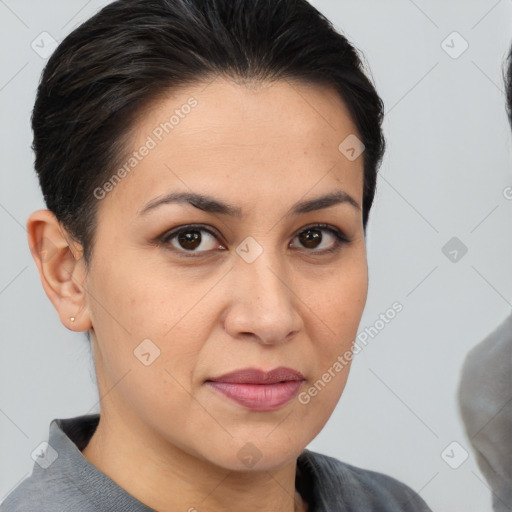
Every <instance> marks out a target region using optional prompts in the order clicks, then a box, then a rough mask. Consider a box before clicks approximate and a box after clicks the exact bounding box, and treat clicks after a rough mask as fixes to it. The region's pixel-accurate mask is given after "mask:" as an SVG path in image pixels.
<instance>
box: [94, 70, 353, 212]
mask: <svg viewBox="0 0 512 512" xmlns="http://www.w3.org/2000/svg"><path fill="white" fill-rule="evenodd" d="M355 134H357V130H356V127H355V124H354V123H353V121H352V119H351V116H350V114H349V111H348V109H347V107H346V105H345V104H344V102H343V100H342V99H341V98H340V96H339V94H338V93H337V92H336V91H335V90H334V89H331V88H329V87H326V86H319V85H311V84H304V83H297V82H291V81H287V80H286V81H285V80H280V81H277V82H263V83H254V82H250V83H235V82H233V81H231V80H227V79H221V78H217V79H215V80H213V81H211V82H208V83H197V84H195V85H193V86H190V87H186V88H183V89H180V90H177V91H176V90H175V91H172V92H170V93H169V94H168V95H166V96H163V97H160V98H159V99H158V100H156V101H154V102H153V103H152V104H151V106H150V107H149V108H146V109H145V110H144V111H143V112H142V113H141V115H139V117H138V119H137V121H136V122H135V124H134V126H133V130H132V137H131V152H129V154H127V155H126V161H125V162H124V163H125V164H128V165H125V172H123V173H122V174H123V179H122V180H121V181H120V182H119V183H118V184H116V186H115V187H114V189H113V191H111V192H109V194H108V197H107V199H108V201H105V202H104V201H102V203H104V204H105V203H107V202H111V201H115V202H116V203H117V205H118V206H119V207H129V208H130V209H133V208H134V207H135V208H136V209H137V210H140V208H141V207H142V205H143V204H144V203H145V202H146V201H147V200H149V199H151V197H153V196H157V195H160V194H164V193H168V192H169V191H171V190H176V189H177V188H179V189H180V190H182V191H185V190H187V191H191V192H199V193H205V192H206V191H208V192H209V193H210V194H212V192H213V191H214V190H216V191H217V192H219V193H218V194H217V196H218V197H227V196H230V197H232V196H233V195H237V196H243V197H244V198H245V199H246V200H248V202H251V201H250V197H251V196H252V197H253V198H254V199H256V198H257V196H258V195H260V196H261V194H263V195H266V196H268V195H269V194H272V193H276V194H278V195H279V194H281V195H282V194H283V193H285V192H286V193H288V194H289V195H290V196H291V197H290V201H291V202H295V201H296V200H297V199H299V198H298V197H296V196H297V194H299V195H303V194H305V193H307V190H308V189H312V188H313V187H315V184H316V183H318V182H320V181H323V182H324V185H323V187H322V190H323V191H324V192H325V191H326V187H327V186H328V185H329V183H330V184H331V185H337V184H341V185H342V188H343V189H344V190H345V191H346V192H347V193H349V194H350V195H351V196H352V197H354V198H355V199H356V200H358V202H359V203H360V202H361V200H360V198H361V196H362V184H363V157H362V155H361V156H360V157H359V158H357V159H356V160H353V161H351V160H349V159H347V158H346V156H344V155H343V154H342V152H340V150H339V146H340V143H341V142H342V141H343V140H345V139H346V138H347V137H349V136H354V135H355ZM132 152H133V153H138V155H137V156H134V154H133V153H132ZM142 153H144V155H142ZM135 160H136V161H135ZM132 164H133V165H132ZM114 171H115V170H114ZM227 184H229V187H227ZM230 202H233V201H232V200H231V201H230ZM246 202H247V201H246ZM102 207H103V205H102Z"/></svg>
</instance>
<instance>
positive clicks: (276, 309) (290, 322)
mask: <svg viewBox="0 0 512 512" xmlns="http://www.w3.org/2000/svg"><path fill="white" fill-rule="evenodd" d="M246 243H247V245H245V243H244V242H242V244H240V246H239V247H238V248H237V252H238V253H239V254H238V259H237V260H236V261H235V265H234V267H233V272H234V281H235V285H234V286H235V287H236V291H235V292H234V294H233V300H234V303H233V304H232V308H233V310H232V316H231V320H233V322H231V323H230V325H231V327H232V328H234V329H236V330H237V331H238V333H240V332H245V333H248V332H251V333H254V334H255V335H257V336H258V337H259V338H260V339H261V340H263V341H265V342H267V343H270V342H273V341H278V340H284V338H286V336H288V334H289V333H290V332H292V331H295V330H297V329H298V328H299V321H300V317H299V315H298V312H297V311H296V310H295V307H294V302H295V301H294V291H293V290H292V289H291V286H290V285H289V283H288V278H287V270H286V267H285V265H284V264H283V257H282V255H280V254H279V251H274V250H272V249H270V248H263V247H262V246H261V245H260V244H258V243H257V242H256V241H255V240H254V239H253V240H247V241H246ZM256 244H257V245H256ZM258 246H259V247H258ZM232 334H235V333H234V332H232Z"/></svg>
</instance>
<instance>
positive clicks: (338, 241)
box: [155, 222, 351, 258]
mask: <svg viewBox="0 0 512 512" xmlns="http://www.w3.org/2000/svg"><path fill="white" fill-rule="evenodd" d="M315 228H316V229H319V230H320V231H328V232H329V233H330V234H331V235H332V236H334V238H335V243H334V245H333V247H331V248H330V249H319V250H315V249H307V248H303V249H302V252H306V253H310V254H311V255H315V254H318V255H322V254H329V253H334V252H336V251H338V250H340V249H341V246H343V245H346V244H349V243H350V242H351V239H350V238H349V237H348V236H347V235H346V234H345V232H344V231H342V230H341V229H340V228H337V227H336V226H333V225H330V224H325V223H321V222H316V223H311V224H308V225H306V226H302V227H301V228H300V229H299V230H298V231H297V232H296V233H295V234H294V235H293V238H292V240H293V239H295V238H296V237H297V236H298V235H299V234H300V233H302V232H304V231H307V230H308V229H315ZM194 229H195V230H197V231H206V232H207V233H209V234H210V235H212V236H213V237H214V238H216V239H219V240H221V241H222V240H223V238H222V236H221V235H220V234H219V233H218V232H217V230H216V229H215V228H213V227H211V226H209V225H205V224H194V223H192V224H184V225H182V226H177V227H175V228H173V229H171V230H168V231H166V232H165V233H164V234H163V235H161V236H159V237H157V239H156V240H155V241H158V242H159V243H161V244H163V245H165V246H170V240H172V239H173V238H175V237H176V236H177V235H179V234H180V233H181V232H183V231H187V230H191V231H192V230H194ZM221 245H226V244H224V243H223V242H222V243H221ZM169 250H171V251H172V252H174V253H176V254H178V255H179V256H183V257H185V258H199V257H202V256H204V255H208V254H211V253H212V252H215V250H206V251H195V252H194V251H188V252H187V251H185V250H179V249H177V248H175V247H169ZM299 250H300V249H299Z"/></svg>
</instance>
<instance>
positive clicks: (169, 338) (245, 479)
mask: <svg viewBox="0 0 512 512" xmlns="http://www.w3.org/2000/svg"><path fill="white" fill-rule="evenodd" d="M382 112H383V107H382V102H381V100H380V98H379V97H378V95H377V93H376V92H375V90H374V88H373V86H372V84H371V82H370V81H369V80H368V78H367V76H366V75H365V74H364V72H363V70H362V65H361V61H360V59H359V57H358V55H357V53H356V51H355V49H354V48H353V47H352V46H351V45H350V43H349V42H348V41H347V40H346V39H345V38H344V37H343V36H342V35H340V34H339V33H337V32H336V31H335V30H334V29H333V27H332V25H331V24H330V23H329V22H328V21H327V20H326V19H325V18H324V17H323V16H322V15H321V14H320V13H319V12H318V11H317V10H315V9H314V8H313V7H312V6H311V5H309V4H308V3H307V2H306V1H305V0H281V1H275V0H274V1H272V2H270V1H267V0H250V1H249V0H240V1H237V2H232V1H231V0H187V1H185V0H152V1H147V0H146V1H144V0H120V1H117V2H114V3H112V4H110V5H108V6H106V7H105V8H104V9H102V10H101V11H100V12H99V13H97V14H96V15H95V16H94V17H93V18H91V19H90V20H88V21H87V22H86V23H84V24H83V25H81V26H80V27H79V28H77V29H76V30H75V31H73V32H72V33H71V34H70V35H69V36H68V37H67V38H66V39H65V40H64V41H63V42H62V43H61V44H60V45H59V47H58V48H57V50H56V51H55V53H54V54H53V55H52V57H51V59H50V60H49V62H48V64H47V66H46V69H45V71H44V73H43V76H42V78H41V83H40V86H39V89H38V93H37V99H36V104H35V107H34V112H33V118H32V123H33V130H34V150H35V153H36V162H35V167H36V171H37V173H38V176H39V179H40V184H41V188H42V191H43V194H44V198H45V201H46V205H47V207H48V210H40V211H36V212H34V213H33V214H32V215H31V216H30V217H29V219H28V222H27V230H28V236H29V244H30V247H31V248H32V252H33V255H34V259H35V261H36V264H37V267H38V270H39V273H40V277H41V282H42V285H43V287H44V290H45V292H46V293H47V295H48V297H49V299H50V300H51V301H52V303H53V305H54V306H55V308H56V310H57V312H58V314H59V316H60V319H61V322H62V323H63V324H64V325H65V326H66V327H68V328H70V329H73V330H76V331H85V332H87V333H88V336H89V340H90V341H91V343H92V347H93V353H94V361H95V369H96V375H97V380H98V388H99V394H100V397H101V404H100V414H99V415H85V416H80V417H77V418H71V419H56V420H54V421H53V422H52V423H51V425H50V436H49V443H48V446H44V447H43V449H42V450H41V453H40V454H38V456H37V459H36V463H35V464H34V472H33V473H32V475H31V476H30V477H29V478H28V479H26V480H25V481H23V482H22V484H20V485H19V486H18V487H17V488H16V489H15V490H14V491H13V492H12V493H11V495H9V497H8V498H7V500H6V501H5V502H4V504H3V505H2V506H1V507H0V510H2V512H3V511H5V512H7V511H21V510H35V509H37V510H39V511H50V510H51V511H55V510H72V511H78V510H79V511H81V512H83V511H93V510H94V511H99V510H102V511H103V510H105V511H106V510H108V511H120V512H121V511H123V512H126V511H149V510H158V511H159V512H170V511H177V510H183V511H189V512H192V511H199V512H207V511H228V510H245V511H251V510H264V511H269V512H270V511H275V512H277V511H279V512H283V511H284V512H292V511H305V510H307V511H309V512H312V511H327V510H329V511H337V510H339V511H341V510H344V511H347V510H364V511H366V512H368V511H372V510H373V511H379V512H383V511H393V512H397V511H408V512H410V511H428V510H430V509H429V508H428V507H427V505H426V504H425V502H424V501H423V500H422V499H421V498H420V497H419V496H418V495H417V494H416V493H414V492H413V491H412V489H410V488H409V487H408V486H406V485H405V484H403V483H401V482H398V481H397V480H395V479H393V478H391V477H389V476H386V475H383V474H380V473H376V472H372V471H368V470H364V469H361V468H357V467H354V466H351V465H349V464H346V463H343V462H341V461H338V460H336V459H334V458H331V457H327V456H325V455H321V454H318V453H314V452H312V451H310V450H307V449H305V447H306V446H307V445H308V444H309V443H310V442H311V441H312V440H313V439H314V438H315V436H316V435H317V434H318V433H319V432H320V431H321V429H322V428H323V426H324V425H325V423H326V422H327V420H328V419H329V417H330V415H331V413H332V412H333V410H334V408H335V406H336V404H337V402H338V400H339V398H340V396H341V394H342V392H343V389H344V386H345V383H346V381H347V377H348V373H349V368H350V362H351V359H352V352H351V350H352V345H353V341H354V339H355V335H356V332H357V328H358V325H359V322H360V319H361V316H362V313H363V309H364V306H365V302H366V297H367V290H368V269H367V260H366V245H365V233H366V225H367V221H368V216H369V212H370V208H371V205H372V202H373V197H374V193H375V183H376V173H377V169H378V166H379V164H380V161H381V159H382V155H383V151H384V139H383V135H382V131H381V123H382Z"/></svg>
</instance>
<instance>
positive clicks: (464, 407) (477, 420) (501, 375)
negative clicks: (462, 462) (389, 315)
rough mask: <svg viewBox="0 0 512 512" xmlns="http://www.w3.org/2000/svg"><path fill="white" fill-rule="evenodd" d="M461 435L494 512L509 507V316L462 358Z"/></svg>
mask: <svg viewBox="0 0 512 512" xmlns="http://www.w3.org/2000/svg"><path fill="white" fill-rule="evenodd" d="M458 398H459V407H460V412H461V415H462V419H463V420H464V425H465V427H466V434H467V437H468V439H469V441H470V442H471V444H472V446H473V449H474V451H475V454H476V460H477V462H478V466H479V467H480V470H481V471H482V473H483V474H484V476H485V478H486V479H487V481H488V482H489V484H490V486H491V488H492V504H493V509H494V510H495V512H507V511H510V510H511V505H512V450H511V448H510V447H511V446H512V314H511V315H509V316H508V317H507V318H505V320H504V321H503V322H502V323H501V324H500V325H499V326H498V327H497V328H496V329H495V330H494V331H492V332H491V333H490V334H489V335H488V336H487V337H486V338H485V339H484V340H483V341H482V342H480V343H479V344H478V345H477V346H476V347H474V348H473V349H472V350H471V351H470V352H469V354H468V355H467V356H466V359H465V361H464V366H463V367H462V376H461V380H460V384H459V390H458Z"/></svg>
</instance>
